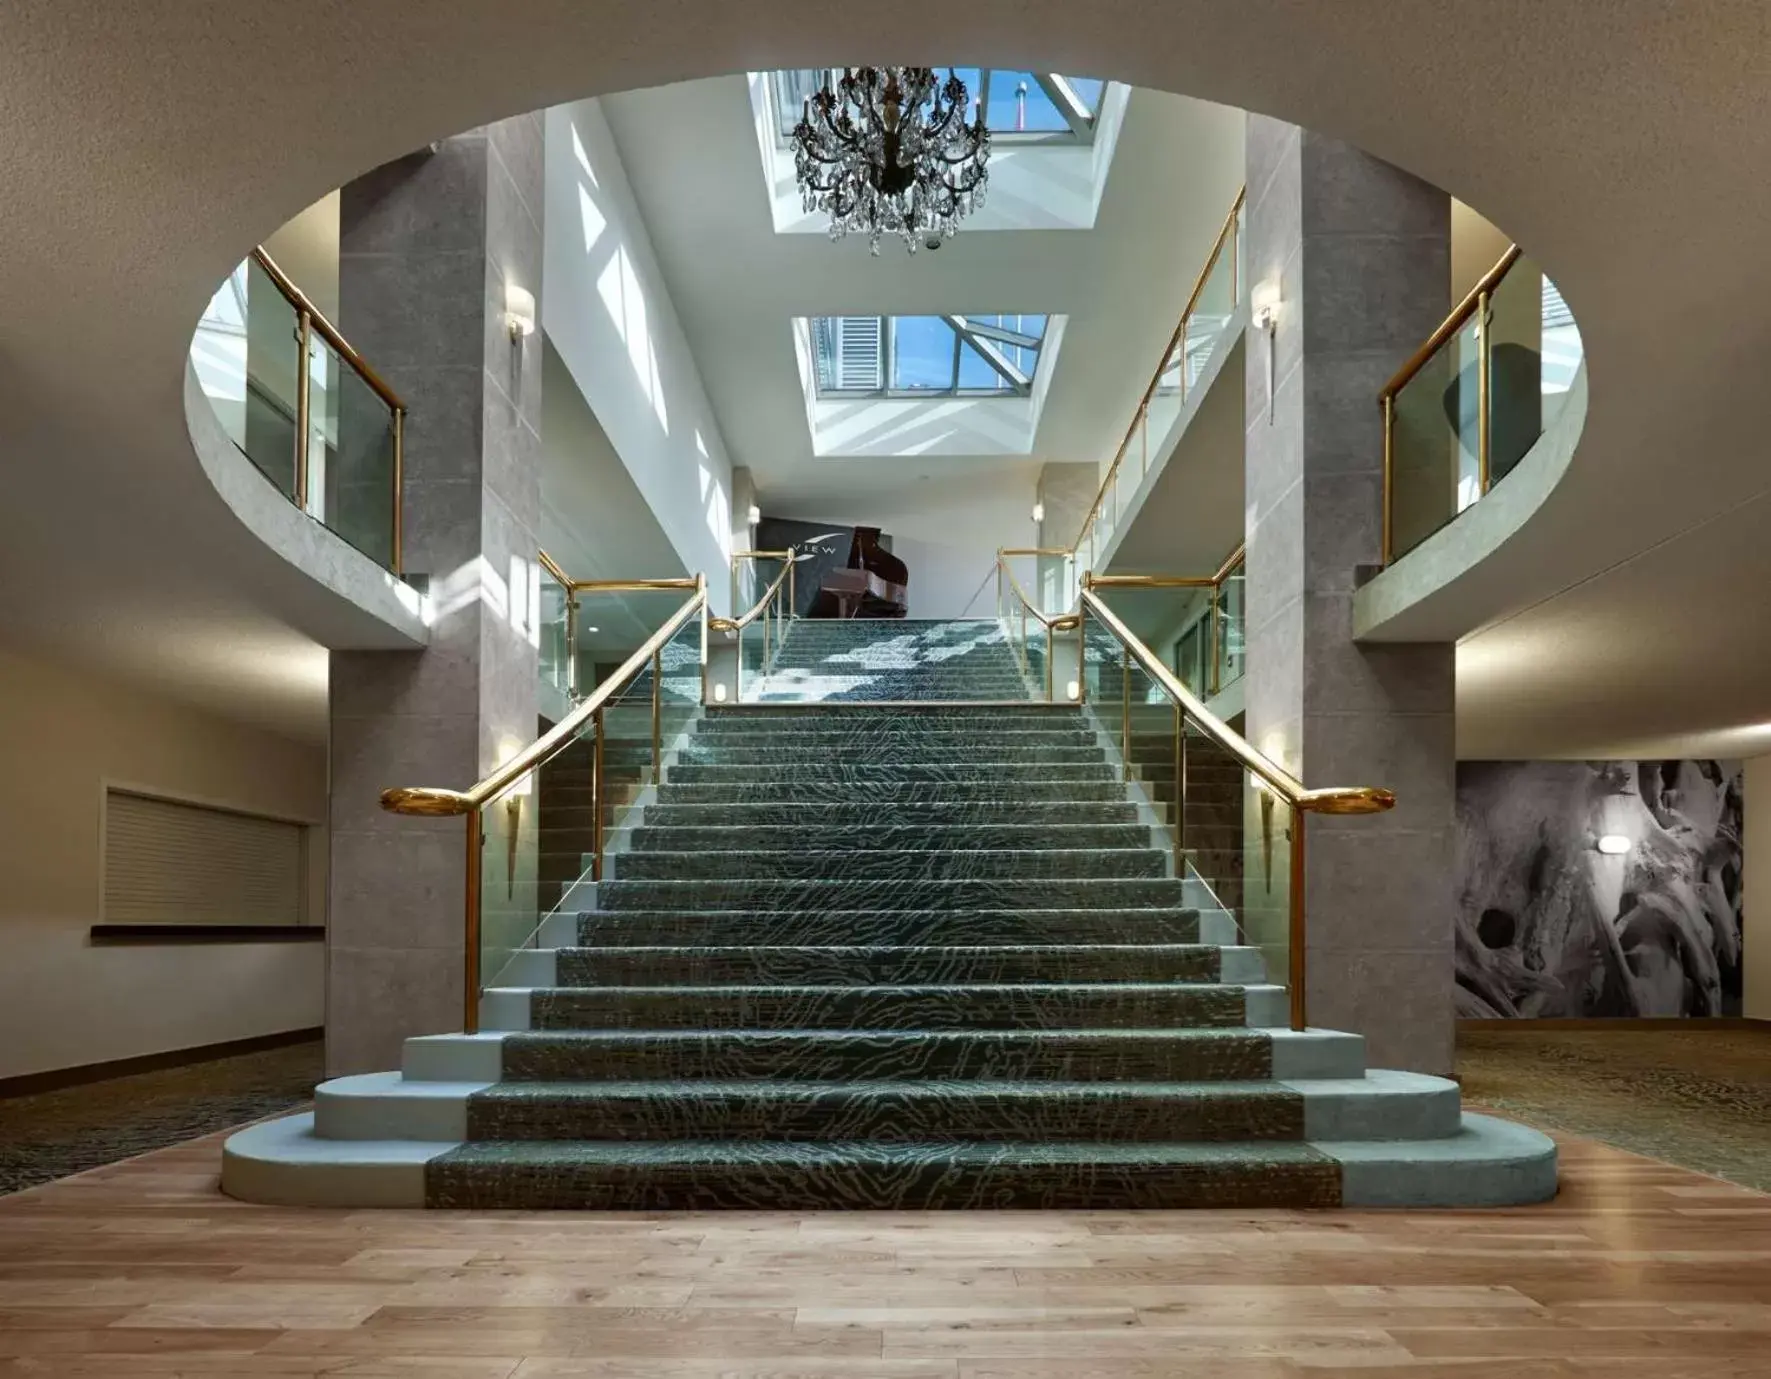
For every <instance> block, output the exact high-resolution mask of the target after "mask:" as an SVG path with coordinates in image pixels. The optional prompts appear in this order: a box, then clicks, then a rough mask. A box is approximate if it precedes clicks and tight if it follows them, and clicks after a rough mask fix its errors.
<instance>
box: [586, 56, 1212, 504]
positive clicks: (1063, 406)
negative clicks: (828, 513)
mask: <svg viewBox="0 0 1771 1379" xmlns="http://www.w3.org/2000/svg"><path fill="white" fill-rule="evenodd" d="M603 109H604V113H605V114H606V115H607V116H608V120H609V126H610V128H611V129H612V130H613V131H614V134H615V139H616V143H617V144H618V146H619V148H620V151H621V160H622V163H623V165H624V166H625V167H626V169H627V174H628V178H629V180H630V181H631V182H632V184H633V189H634V194H635V196H636V197H637V198H638V200H639V204H640V210H641V213H642V214H643V215H644V216H645V219H646V226H647V229H648V230H649V231H650V233H651V237H652V244H653V247H654V249H655V250H656V251H657V254H658V260H659V263H660V265H661V266H662V267H663V269H664V274H665V278H666V280H667V282H668V284H669V287H670V293H671V300H672V302H673V303H674V304H675V306H676V309H677V314H678V316H679V317H680V318H681V320H682V323H683V327H684V331H685V333H686V334H687V335H688V337H689V340H690V342H691V344H692V347H693V349H694V353H695V362H696V365H697V367H698V368H699V369H700V372H701V377H702V381H703V383H704V384H705V386H706V388H707V393H708V396H709V398H710V399H711V400H712V402H713V405H714V408H715V410H716V412H717V413H718V415H719V418H720V426H721V430H722V432H723V433H724V436H725V441H726V445H727V448H728V449H729V450H730V451H731V453H732V454H733V455H734V456H735V457H736V458H737V460H738V461H739V462H742V463H745V464H748V465H749V466H750V468H751V470H752V471H753V473H754V474H755V476H756V485H757V490H758V494H759V501H760V502H761V503H762V504H763V505H764V507H765V508H768V509H769V510H771V511H773V510H777V509H779V510H783V511H785V510H788V509H792V510H798V511H804V510H807V509H808V507H810V508H817V507H819V506H820V505H823V506H824V507H828V508H831V509H832V510H834V509H835V508H836V507H843V508H845V509H846V508H848V507H849V506H850V505H852V504H854V503H856V502H864V501H866V500H868V499H873V498H878V499H885V498H889V497H891V496H892V495H893V493H894V491H895V490H897V489H898V488H899V487H900V486H901V485H902V484H903V483H904V482H905V480H906V478H907V477H909V476H915V477H921V476H922V475H924V474H927V475H929V476H930V477H931V478H932V479H934V480H936V481H939V480H940V479H941V478H943V477H944V476H952V477H953V478H954V479H955V480H956V481H958V480H964V481H966V482H971V481H975V480H976V479H977V478H978V477H980V475H988V474H999V475H1003V476H1012V477H1013V479H1014V480H1015V481H1017V482H1019V483H1020V484H1021V486H1022V487H1024V488H1025V490H1026V496H1027V500H1028V502H1031V501H1032V492H1033V476H1034V475H1035V474H1036V473H1037V471H1038V467H1039V465H1040V463H1042V462H1043V461H1045V460H1052V459H1058V460H1075V459H1089V460H1094V459H1099V458H1101V452H1102V451H1103V450H1110V449H1111V448H1112V445H1113V443H1114V439H1115V438H1116V435H1117V432H1119V431H1121V430H1123V428H1124V425H1125V420H1124V419H1125V418H1126V417H1127V416H1129V415H1130V414H1131V411H1132V409H1133V408H1134V407H1135V406H1136V405H1137V399H1138V397H1139V395H1140V394H1141V393H1142V392H1143V389H1144V386H1145V385H1146V384H1147V383H1148V382H1149V380H1150V372H1151V370H1152V369H1153V368H1154V367H1155V361H1156V359H1157V357H1158V356H1159V355H1160V353H1161V351H1162V346H1163V344H1164V342H1165V341H1166V340H1167V338H1168V335H1169V332H1170V331H1172V330H1173V329H1174V323H1175V321H1176V319H1177V318H1178V317H1179V315H1180V312H1181V308H1182V306H1183V305H1185V303H1186V299H1187V294H1188V292H1189V291H1190V290H1191V288H1192V285H1193V277H1194V275H1195V274H1196V273H1197V271H1198V266H1199V264H1200V263H1201V262H1203V261H1204V259H1205V255H1206V253H1207V251H1208V250H1209V249H1210V246H1211V243H1212V240H1213V238H1214V237H1215V236H1216V235H1217V232H1218V229H1219V227H1220V226H1221V225H1222V223H1223V219H1224V215H1225V213H1226V212H1227V211H1228V210H1229V208H1230V203H1231V201H1232V200H1233V199H1234V197H1235V195H1236V191H1237V189H1238V188H1239V187H1240V186H1241V185H1242V125H1243V116H1242V112H1241V111H1240V110H1234V109H1228V108H1226V107H1223V106H1218V105H1212V104H1209V103H1207V102H1204V101H1196V100H1190V99H1188V98H1186V97H1182V96H1170V95H1166V94H1163V93H1160V92H1155V91H1135V92H1133V93H1132V98H1131V101H1130V103H1129V106H1128V108H1127V111H1126V116H1125V124H1124V127H1123V129H1122V131H1121V133H1120V136H1119V141H1118V146H1117V148H1116V150H1115V152H1114V156H1113V162H1112V166H1111V169H1110V171H1109V173H1108V177H1107V185H1106V190H1105V193H1104V195H1103V197H1102V202H1101V206H1100V210H1099V213H1098V216H1097V219H1096V225H1095V228H1094V229H1093V230H1022V229H1016V230H1002V231H991V230H969V231H968V230H962V231H961V232H960V234H959V235H958V236H957V237H956V238H955V239H953V240H952V241H950V242H949V243H947V244H946V245H944V246H943V247H942V248H941V249H940V250H939V251H938V252H937V253H929V252H927V251H924V252H922V253H918V254H916V255H914V256H911V255H909V254H907V253H905V252H904V250H903V248H902V247H901V246H900V245H897V244H895V243H888V244H885V245H882V247H881V252H880V255H879V257H878V258H873V257H870V256H869V254H868V251H867V245H866V243H865V242H863V241H861V240H858V239H854V238H850V239H847V240H844V241H841V242H838V243H832V242H831V241H830V240H828V239H827V238H825V237H823V236H821V235H804V234H777V233H776V232H775V229H774V217H773V215H772V213H771V211H770V201H769V190H768V182H767V178H766V175H765V173H764V169H763V166H762V159H761V155H760V153H759V151H758V148H757V140H756V133H755V129H754V126H753V124H752V106H751V100H750V91H749V86H748V83H747V81H746V79H745V77H744V76H742V75H737V76H728V77H719V78H715V79H712V80H707V81H696V82H686V83H681V84H679V85H675V86H670V87H663V88H655V89H651V90H644V91H629V92H626V93H624V94H622V95H618V96H612V97H610V98H608V99H606V100H605V101H604V102H603ZM1011 311H1027V312H1046V313H1048V314H1052V315H1058V314H1062V315H1065V316H1067V317H1068V318H1069V319H1068V322H1067V324H1066V325H1065V328H1064V337H1063V343H1062V346H1061V348H1060V349H1059V350H1058V351H1057V355H1056V360H1055V365H1056V367H1055V371H1054V372H1053V373H1052V376H1051V380H1050V392H1049V393H1048V395H1047V399H1046V403H1045V408H1044V411H1043V412H1042V413H1041V414H1040V418H1039V426H1038V430H1037V432H1036V434H1035V437H1034V449H1033V455H1032V456H1031V457H1029V456H1026V455H1021V456H1010V455H965V456H951V455H942V456H940V457H938V458H933V457H929V458H919V459H918V460H916V461H914V462H903V461H897V460H895V459H894V460H888V461H885V462H882V461H881V460H880V459H879V458H862V459H855V458H833V457H830V456H815V455H814V453H813V445H812V437H811V432H810V430H809V428H808V426H807V423H806V399H805V391H804V387H803V385H802V382H801V379H800V373H799V367H798V364H797V362H796V360H795V357H794V350H793V339H792V333H791V323H792V320H793V318H794V317H796V316H816V315H837V314H843V313H856V314H867V313H874V312H877V313H884V314H899V315H907V314H934V313H939V312H979V313H989V312H1011ZM1043 367H1044V365H1042V368H1043ZM918 405H920V406H927V407H936V406H939V404H936V403H926V404H918ZM1019 405H1030V404H1028V403H1022V404H1019ZM936 487H937V488H938V487H939V485H938V482H937V484H936ZM929 497H930V499H931V500H933V501H938V500H939V495H938V493H935V494H931V495H929Z"/></svg>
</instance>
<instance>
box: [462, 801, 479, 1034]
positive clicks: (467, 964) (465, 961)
mask: <svg viewBox="0 0 1771 1379" xmlns="http://www.w3.org/2000/svg"><path fill="white" fill-rule="evenodd" d="M483 846H484V837H483V835H482V833H481V824H480V811H479V810H477V809H470V810H469V811H468V812H467V925H466V938H465V947H464V950H463V952H462V955H461V958H462V968H461V971H462V983H461V985H462V1001H461V1005H462V1009H461V1028H462V1030H463V1031H464V1032H465V1033H468V1034H478V1033H479V1031H480V849H481V848H482V847H483Z"/></svg>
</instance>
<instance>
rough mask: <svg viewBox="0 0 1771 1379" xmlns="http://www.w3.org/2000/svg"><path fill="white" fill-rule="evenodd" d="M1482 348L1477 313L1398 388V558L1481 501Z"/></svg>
mask: <svg viewBox="0 0 1771 1379" xmlns="http://www.w3.org/2000/svg"><path fill="white" fill-rule="evenodd" d="M1477 349H1478V340H1477V330H1476V322H1475V320H1474V318H1472V319H1471V320H1470V321H1468V322H1466V323H1465V324H1464V326H1463V328H1462V329H1461V330H1459V331H1458V333H1457V334H1456V335H1455V336H1454V337H1452V339H1450V340H1448V341H1447V342H1446V343H1445V345H1444V347H1443V348H1441V349H1440V350H1439V351H1438V353H1436V354H1435V355H1433V357H1432V358H1431V359H1429V360H1427V362H1426V363H1425V364H1424V365H1422V366H1421V370H1420V372H1419V373H1417V374H1415V376H1414V377H1413V378H1411V379H1409V380H1408V382H1407V383H1405V384H1404V385H1403V386H1402V389H1401V391H1400V392H1398V393H1397V394H1396V398H1395V402H1394V409H1395V420H1394V431H1393V435H1392V440H1391V452H1390V464H1391V523H1392V541H1393V543H1394V549H1393V551H1392V555H1393V556H1399V555H1402V554H1404V553H1405V552H1407V551H1411V550H1413V549H1414V548H1415V547H1416V546H1418V545H1419V544H1420V543H1421V542H1422V541H1424V540H1426V538H1427V537H1429V536H1431V535H1432V534H1433V533H1434V532H1436V531H1438V530H1439V528H1440V527H1442V526H1444V525H1445V524H1446V523H1447V522H1449V521H1450V520H1451V519H1452V518H1453V517H1455V516H1457V514H1458V513H1459V512H1461V511H1462V510H1463V509H1464V508H1465V507H1467V506H1468V505H1469V504H1470V503H1473V502H1474V501H1475V500H1476V497H1477V486H1478V460H1477V454H1478V445H1479V439H1478V434H1477V421H1476V417H1477V411H1478V407H1477V401H1478V391H1479V378H1478V368H1477V362H1476V361H1477Z"/></svg>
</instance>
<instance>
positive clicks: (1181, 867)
mask: <svg viewBox="0 0 1771 1379" xmlns="http://www.w3.org/2000/svg"><path fill="white" fill-rule="evenodd" d="M1174 827H1175V875H1176V876H1179V877H1180V878H1182V879H1183V880H1185V879H1186V875H1187V863H1186V856H1187V717H1186V715H1185V714H1184V713H1182V712H1181V706H1180V705H1179V704H1176V705H1175V811H1174Z"/></svg>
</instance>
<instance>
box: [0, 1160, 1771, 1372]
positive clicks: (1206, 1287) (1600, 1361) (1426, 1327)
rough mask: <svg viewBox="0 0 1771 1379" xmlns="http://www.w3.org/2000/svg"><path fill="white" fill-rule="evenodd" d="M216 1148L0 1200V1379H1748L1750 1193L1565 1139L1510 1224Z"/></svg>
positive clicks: (1761, 1366) (1754, 1364)
mask: <svg viewBox="0 0 1771 1379" xmlns="http://www.w3.org/2000/svg"><path fill="white" fill-rule="evenodd" d="M217 1143H218V1142H217V1141H216V1140H213V1139H210V1140H202V1141H196V1142H194V1143H192V1144H190V1145H184V1146H180V1147H178V1148H175V1149H169V1150H163V1151H161V1152H159V1153H155V1154H151V1155H148V1156H146V1157H144V1158H141V1159H137V1160H134V1161H132V1162H129V1163H125V1164H119V1165H116V1166H114V1167H112V1168H108V1169H100V1170H98V1171H96V1172H94V1173H90V1174H87V1175H85V1176H83V1177H80V1178H74V1179H69V1180H66V1181H64V1182H60V1183H56V1184H52V1185H50V1186H48V1187H44V1188H38V1189H36V1190H34V1191H31V1192H26V1193H21V1194H19V1195H17V1196H14V1197H9V1198H5V1199H0V1375H4V1376H14V1375H33V1376H42V1375H90V1376H101V1375H102V1376H106V1379H112V1377H113V1376H116V1377H118V1379H124V1377H127V1376H137V1375H142V1376H156V1377H157V1379H164V1377H165V1376H169V1375H192V1376H199V1375H200V1376H229V1377H230V1379H232V1377H233V1376H240V1377H241V1379H252V1377H253V1376H263V1375H276V1376H304V1375H328V1376H334V1375H336V1376H350V1379H388V1377H389V1376H400V1377H401V1379H510V1377H511V1376H517V1379H542V1377H543V1376H548V1377H549V1379H564V1377H565V1376H582V1377H583V1379H590V1377H591V1376H596V1379H614V1377H615V1376H656V1377H657V1379H663V1377H664V1376H670V1377H671V1379H691V1377H692V1379H715V1376H720V1377H721V1379H739V1377H740V1376H755V1377H756V1379H762V1377H763V1376H769V1379H829V1376H838V1375H843V1376H857V1377H859V1376H890V1377H891V1379H962V1377H963V1379H1009V1377H1010V1376H1013V1377H1014V1379H1043V1377H1044V1376H1052V1377H1054V1379H1055V1377H1056V1376H1063V1379H1087V1376H1099V1379H1152V1377H1153V1376H1178V1375H1200V1376H1207V1375H1209V1376H1211V1379H1330V1376H1335V1375H1349V1374H1359V1375H1368V1376H1372V1379H1379V1377H1380V1376H1381V1379H1427V1377H1428V1376H1433V1379H1453V1377H1454V1376H1455V1379H1478V1376H1489V1375H1493V1376H1496V1377H1497V1379H1500V1377H1501V1376H1504V1379H1567V1377H1569V1376H1586V1377H1587V1379H1696V1376H1703V1379H1710V1377H1711V1376H1738V1377H1740V1379H1745V1376H1749V1375H1750V1376H1767V1375H1771V1197H1768V1196H1763V1195H1760V1194H1757V1193H1753V1192H1749V1191H1746V1190H1745V1189H1741V1188H1736V1187H1731V1186H1729V1185H1728V1184H1725V1183H1721V1182H1718V1181H1716V1180H1713V1179H1708V1178H1702V1177H1698V1176H1697V1175H1695V1174H1691V1173H1687V1172H1685V1171H1683V1170H1681V1169H1676V1168H1669V1167H1666V1166H1664V1165H1660V1164H1656V1163H1652V1162H1650V1161H1648V1160H1645V1159H1637V1158H1633V1157H1631V1156H1629V1155H1627V1154H1624V1153H1622V1152H1620V1151H1617V1150H1613V1149H1608V1148H1604V1147H1602V1146H1599V1145H1595V1144H1593V1143H1591V1142H1588V1141H1582V1140H1571V1141H1565V1146H1564V1153H1565V1157H1564V1160H1563V1165H1564V1168H1563V1175H1564V1176H1563V1191H1562V1196H1561V1197H1560V1199H1559V1200H1558V1201H1557V1202H1556V1203H1554V1204H1553V1205H1550V1206H1546V1207H1536V1208H1530V1209H1522V1210H1517V1211H1504V1212H1480V1213H1477V1212H1469V1213H1461V1214H1460V1213H1451V1212H1445V1213H1424V1212H1415V1213H1379V1212H1352V1211H1347V1212H1325V1213H1318V1214H1308V1213H1293V1212H1276V1211H1275V1212H1221V1213H1217V1212H1187V1213H1149V1214H1125V1213H1101V1214H1087V1213H1044V1214H1033V1213H1005V1214H999V1215H972V1214H967V1215H930V1216H899V1215H884V1214H874V1215H838V1214H830V1215H816V1216H768V1215H702V1216H599V1217H589V1216H575V1215H531V1216H524V1215H518V1214H507V1215H494V1214H474V1215H454V1214H447V1213H440V1212H439V1213H429V1214H426V1213H420V1212H339V1211H288V1210H273V1209H267V1208H258V1207H249V1206H243V1205H241V1204H239V1203H235V1202H231V1201H229V1200H227V1199H226V1198H224V1197H221V1196H220V1195H218V1194H217V1192H216V1190H215V1168H216V1157H217Z"/></svg>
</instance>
